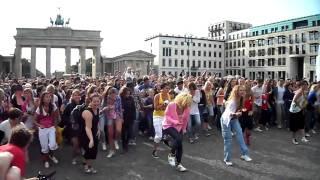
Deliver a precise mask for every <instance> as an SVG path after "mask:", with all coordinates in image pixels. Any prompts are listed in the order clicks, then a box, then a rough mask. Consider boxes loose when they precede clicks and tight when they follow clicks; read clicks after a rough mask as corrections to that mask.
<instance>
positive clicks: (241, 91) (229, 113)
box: [221, 85, 252, 166]
mask: <svg viewBox="0 0 320 180" xmlns="http://www.w3.org/2000/svg"><path fill="white" fill-rule="evenodd" d="M244 95H245V87H244V86H239V85H236V86H234V88H233V89H232V91H231V93H230V96H229V98H228V101H227V102H226V109H225V111H224V113H223V114H222V116H221V128H222V129H221V131H222V137H223V140H224V162H225V163H226V165H227V166H232V162H231V154H232V149H231V145H232V134H231V132H232V131H231V129H232V130H233V131H234V132H235V134H236V138H237V141H238V143H239V145H240V151H241V156H240V158H241V159H243V160H245V161H251V160H252V159H251V158H250V157H249V156H248V152H249V150H248V147H247V146H246V144H245V143H244V139H243V134H242V129H241V126H240V124H239V120H238V119H239V117H240V116H241V115H242V101H243V97H244Z"/></svg>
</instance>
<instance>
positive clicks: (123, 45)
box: [0, 0, 320, 72]
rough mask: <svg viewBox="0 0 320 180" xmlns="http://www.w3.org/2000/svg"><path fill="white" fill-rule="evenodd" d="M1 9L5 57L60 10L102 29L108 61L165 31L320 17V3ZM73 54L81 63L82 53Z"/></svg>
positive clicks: (25, 4)
mask: <svg viewBox="0 0 320 180" xmlns="http://www.w3.org/2000/svg"><path fill="white" fill-rule="evenodd" d="M1 7H2V8H1V11H0V17H2V18H1V26H0V55H12V54H13V52H14V48H15V40H14V38H13V36H14V35H15V34H16V28H47V27H49V26H50V21H49V20H50V17H52V18H53V19H55V17H56V15H57V13H58V12H59V11H58V7H60V13H61V15H62V16H63V17H65V19H67V18H70V27H71V28H72V29H83V30H100V31H101V37H102V38H103V41H102V44H101V46H102V47H101V55H103V56H106V57H114V56H118V55H121V54H124V53H128V52H132V51H136V50H144V46H145V41H144V40H145V39H146V38H147V37H150V36H153V35H156V34H159V33H162V34H170V35H171V34H173V35H182V36H183V35H185V34H192V35H194V36H197V37H207V34H208V32H207V31H208V26H209V25H210V24H212V23H215V22H219V21H222V20H232V21H238V22H246V23H251V24H253V26H257V25H262V24H267V23H272V22H277V21H281V20H286V19H292V18H297V17H303V16H308V15H314V14H319V13H320V1H319V0H264V1H260V0H28V1H24V0H10V1H2V2H1ZM30 54H31V50H30V48H23V50H22V58H27V59H30ZM51 54H52V57H51V62H52V63H51V67H52V68H51V72H54V71H55V70H58V71H63V70H64V68H65V67H64V66H65V63H64V60H65V56H64V50H63V49H52V51H51ZM71 56H72V57H71V63H72V64H75V63H76V61H77V60H78V59H79V52H78V50H76V49H73V50H72V52H71ZM90 57H92V52H91V51H90V50H88V51H87V52H86V58H90ZM36 66H37V69H40V70H41V71H42V72H45V49H43V48H38V49H37V62H36Z"/></svg>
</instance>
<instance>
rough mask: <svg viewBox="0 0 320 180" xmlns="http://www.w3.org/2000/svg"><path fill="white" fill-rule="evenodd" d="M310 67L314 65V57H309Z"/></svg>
mask: <svg viewBox="0 0 320 180" xmlns="http://www.w3.org/2000/svg"><path fill="white" fill-rule="evenodd" d="M310 65H316V56H310Z"/></svg>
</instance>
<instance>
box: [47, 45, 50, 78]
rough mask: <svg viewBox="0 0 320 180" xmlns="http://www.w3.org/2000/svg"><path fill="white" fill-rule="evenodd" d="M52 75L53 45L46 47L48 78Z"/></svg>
mask: <svg viewBox="0 0 320 180" xmlns="http://www.w3.org/2000/svg"><path fill="white" fill-rule="evenodd" d="M50 77H51V47H50V46H47V47H46V78H50Z"/></svg>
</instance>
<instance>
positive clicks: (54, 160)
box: [49, 156, 59, 164]
mask: <svg viewBox="0 0 320 180" xmlns="http://www.w3.org/2000/svg"><path fill="white" fill-rule="evenodd" d="M49 158H50V159H51V161H52V162H53V163H55V164H58V163H59V161H58V159H57V158H56V157H54V156H49Z"/></svg>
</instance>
